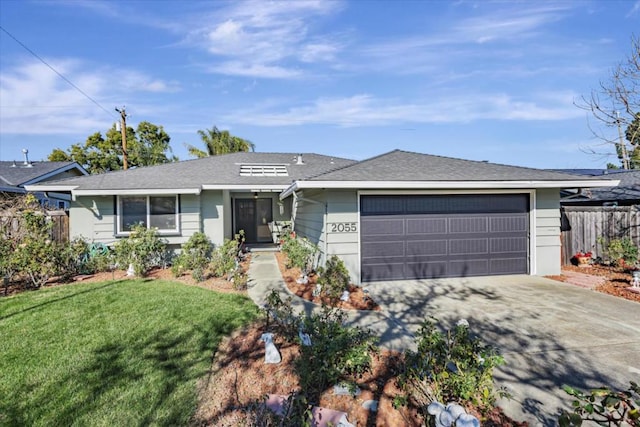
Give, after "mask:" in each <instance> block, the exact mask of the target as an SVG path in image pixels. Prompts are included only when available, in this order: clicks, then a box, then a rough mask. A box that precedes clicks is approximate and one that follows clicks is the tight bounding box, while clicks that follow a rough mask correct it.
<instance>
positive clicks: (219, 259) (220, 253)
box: [210, 239, 240, 280]
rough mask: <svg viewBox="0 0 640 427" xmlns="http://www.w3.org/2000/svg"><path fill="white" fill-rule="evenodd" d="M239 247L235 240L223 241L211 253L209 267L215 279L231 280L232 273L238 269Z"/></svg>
mask: <svg viewBox="0 0 640 427" xmlns="http://www.w3.org/2000/svg"><path fill="white" fill-rule="evenodd" d="M239 247H240V244H239V242H238V240H237V239H235V240H229V239H225V240H224V243H223V244H222V245H220V246H218V247H217V248H216V249H215V250H214V251H213V254H212V256H211V264H210V266H211V271H212V273H213V275H214V276H215V277H226V278H227V280H231V279H232V278H233V275H234V272H235V271H236V269H237V268H238V251H239Z"/></svg>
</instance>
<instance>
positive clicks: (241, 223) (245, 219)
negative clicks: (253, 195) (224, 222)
mask: <svg viewBox="0 0 640 427" xmlns="http://www.w3.org/2000/svg"><path fill="white" fill-rule="evenodd" d="M234 214H235V215H234V220H235V226H234V233H236V234H237V233H238V232H239V231H240V230H244V236H245V241H246V242H247V243H257V242H270V241H271V232H270V231H269V223H270V222H271V221H272V220H273V211H272V208H271V199H270V198H269V199H266V198H265V199H235V212H234Z"/></svg>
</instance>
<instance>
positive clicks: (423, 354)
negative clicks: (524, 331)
mask: <svg viewBox="0 0 640 427" xmlns="http://www.w3.org/2000/svg"><path fill="white" fill-rule="evenodd" d="M416 340H417V344H418V351H417V352H411V351H409V352H407V357H406V364H405V367H404V372H403V373H402V374H401V375H400V376H399V379H398V385H399V386H400V387H401V388H402V389H403V390H404V392H405V393H406V396H404V398H403V397H400V398H399V399H398V401H407V399H412V400H413V401H415V402H416V404H417V406H418V407H421V408H426V407H427V405H428V404H429V403H431V402H434V401H437V402H451V401H455V402H459V403H460V404H461V405H465V404H467V403H469V404H472V405H474V406H476V407H478V408H479V409H480V410H488V409H490V408H492V407H493V405H494V402H495V398H496V392H495V390H494V386H493V369H494V368H495V367H496V366H499V365H501V364H503V363H504V359H503V358H502V357H501V356H500V355H499V354H497V353H496V352H495V351H494V350H493V349H492V348H491V347H487V346H484V345H483V344H481V342H480V340H479V339H477V338H473V337H472V336H471V334H470V332H469V326H468V323H466V321H460V322H458V324H457V325H456V327H455V328H454V329H453V330H449V331H447V332H446V333H442V332H440V331H439V330H438V329H437V328H436V324H435V322H434V321H433V320H427V321H425V322H424V323H423V324H422V326H421V328H420V330H419V331H418V333H417V335H416ZM425 415H426V414H425Z"/></svg>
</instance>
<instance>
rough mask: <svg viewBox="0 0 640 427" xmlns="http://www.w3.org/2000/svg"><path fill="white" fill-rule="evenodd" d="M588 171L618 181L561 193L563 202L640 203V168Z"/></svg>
mask: <svg viewBox="0 0 640 427" xmlns="http://www.w3.org/2000/svg"><path fill="white" fill-rule="evenodd" d="M590 172H591V174H592V175H594V176H598V177H609V178H614V179H617V180H619V181H620V183H619V184H618V185H617V186H615V187H613V186H611V187H601V188H587V189H584V190H581V191H579V192H566V193H564V194H563V195H562V196H563V197H562V199H561V202H562V203H563V204H602V203H620V204H638V203H640V170H620V169H613V170H611V169H600V170H591V171H590Z"/></svg>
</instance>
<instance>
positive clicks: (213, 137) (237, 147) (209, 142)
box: [185, 126, 255, 158]
mask: <svg viewBox="0 0 640 427" xmlns="http://www.w3.org/2000/svg"><path fill="white" fill-rule="evenodd" d="M198 135H200V139H201V140H202V142H203V143H204V146H205V149H204V150H201V149H199V148H197V147H194V146H193V145H190V144H185V145H186V147H187V150H188V151H189V155H190V156H194V157H198V158H202V157H208V156H217V155H218V154H228V153H237V152H240V151H254V149H255V145H254V144H253V143H252V142H251V141H249V140H246V139H243V138H240V137H238V136H233V135H231V134H230V133H229V131H228V130H219V129H218V128H217V127H216V126H214V127H212V128H211V129H205V130H199V131H198Z"/></svg>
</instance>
